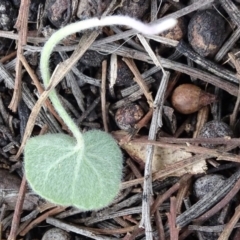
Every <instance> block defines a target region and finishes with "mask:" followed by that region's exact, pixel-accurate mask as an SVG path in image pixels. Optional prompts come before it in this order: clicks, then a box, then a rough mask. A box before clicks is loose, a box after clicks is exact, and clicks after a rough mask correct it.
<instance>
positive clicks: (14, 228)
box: [8, 175, 27, 240]
mask: <svg viewBox="0 0 240 240" xmlns="http://www.w3.org/2000/svg"><path fill="white" fill-rule="evenodd" d="M26 190H27V180H26V177H25V175H24V176H23V178H22V183H21V186H20V189H19V193H18V198H17V202H16V207H15V211H14V215H13V219H12V226H11V231H10V234H9V237H8V240H15V239H16V237H17V232H18V226H19V223H20V219H21V213H22V207H23V202H24V198H25V194H26Z"/></svg>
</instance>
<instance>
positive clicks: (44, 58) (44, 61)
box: [40, 16, 176, 147]
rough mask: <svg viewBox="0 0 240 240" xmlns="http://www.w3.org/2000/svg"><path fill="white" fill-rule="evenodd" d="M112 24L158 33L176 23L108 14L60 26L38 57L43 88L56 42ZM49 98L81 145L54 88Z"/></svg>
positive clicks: (79, 134) (169, 20)
mask: <svg viewBox="0 0 240 240" xmlns="http://www.w3.org/2000/svg"><path fill="white" fill-rule="evenodd" d="M114 24H117V25H126V26H129V27H131V28H133V29H135V30H137V31H138V32H141V33H143V34H158V33H160V32H162V31H165V30H167V29H169V28H171V27H173V26H174V25H175V24H176V20H174V19H167V20H164V21H163V22H161V23H158V24H154V25H146V24H144V23H142V22H140V21H138V20H135V19H133V18H130V17H127V16H109V17H105V18H102V19H98V18H92V19H87V20H84V21H80V22H75V23H72V24H70V25H67V26H65V27H64V28H61V29H60V30H58V31H57V32H55V33H54V34H53V35H52V36H51V37H50V38H49V40H48V41H47V42H46V44H45V46H44V48H43V50H42V54H41V59H40V69H41V74H42V78H43V82H44V85H45V88H47V87H48V85H49V83H50V70H49V59H50V55H51V53H52V51H53V48H54V47H55V46H56V44H57V43H58V42H60V41H61V40H62V39H63V38H65V37H67V36H68V35H70V34H73V33H75V32H79V31H82V30H86V29H89V28H93V27H99V26H106V25H114ZM49 98H50V99H51V101H52V103H53V105H54V107H55V109H56V111H57V112H58V114H59V115H60V117H61V118H62V119H63V121H64V122H65V123H66V125H67V126H68V128H69V129H70V131H71V132H72V133H73V135H74V137H75V138H76V140H77V142H78V145H79V146H81V147H83V146H84V141H83V138H82V134H81V132H80V131H79V129H78V126H77V125H76V124H75V123H74V122H73V120H72V119H71V117H70V116H69V115H68V113H67V112H66V111H65V109H64V108H63V106H62V104H61V102H60V100H59V98H58V97H57V94H56V91H55V90H53V91H52V92H51V93H50V94H49Z"/></svg>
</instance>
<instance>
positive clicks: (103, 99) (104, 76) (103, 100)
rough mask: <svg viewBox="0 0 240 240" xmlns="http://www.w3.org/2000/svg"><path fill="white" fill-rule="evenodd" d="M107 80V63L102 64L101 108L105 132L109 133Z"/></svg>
mask: <svg viewBox="0 0 240 240" xmlns="http://www.w3.org/2000/svg"><path fill="white" fill-rule="evenodd" d="M106 80H107V61H106V60H104V61H103V62H102V84H101V106H102V119H103V126H104V130H105V132H108V123H107V112H106V106H107V105H106Z"/></svg>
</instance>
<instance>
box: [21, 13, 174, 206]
mask: <svg viewBox="0 0 240 240" xmlns="http://www.w3.org/2000/svg"><path fill="white" fill-rule="evenodd" d="M175 23H176V20H174V19H168V20H165V21H163V22H161V23H160V24H154V25H146V24H143V23H142V22H139V21H137V20H135V19H132V18H129V17H126V16H109V17H105V18H102V19H98V18H93V19H88V20H84V21H81V22H76V23H72V24H70V25H68V26H66V27H64V28H62V29H60V30H58V31H57V32H55V33H54V34H53V35H52V36H51V37H50V38H49V40H48V41H47V42H46V44H45V46H44V48H43V50H42V53H41V59H40V68H41V74H42V78H43V82H44V85H45V88H47V87H48V86H49V84H50V70H49V58H50V55H51V53H52V51H53V48H54V47H55V46H56V44H57V43H58V42H60V41H61V40H62V39H63V38H65V37H67V36H68V35H70V34H73V33H75V32H79V31H81V30H85V29H88V28H92V27H98V26H105V25H112V24H119V25H127V26H129V27H132V28H134V29H136V30H137V31H139V32H142V33H144V34H157V33H160V32H162V31H164V30H167V29H168V28H170V27H173V26H174V25H175ZM49 98H50V100H51V101H52V104H53V105H54V107H55V109H56V111H57V112H58V114H59V115H60V116H61V118H62V119H63V121H64V122H65V124H66V125H67V126H68V128H69V129H70V131H71V132H72V134H73V136H74V137H71V136H69V135H66V134H62V133H59V134H46V135H42V136H36V137H33V138H30V139H29V140H28V141H27V143H26V146H25V149H24V162H25V173H26V178H27V180H28V182H29V184H30V186H31V187H32V189H33V190H34V191H35V192H36V193H38V194H39V195H40V196H42V197H43V198H45V199H47V200H49V201H51V202H53V203H56V204H60V205H64V206H70V205H71V206H76V207H78V208H80V209H83V210H96V209H100V208H103V207H105V206H107V205H109V204H110V203H111V202H112V201H113V199H114V198H115V197H116V195H117V194H118V192H119V190H120V183H121V177H122V164H123V163H122V154H121V150H120V148H119V147H118V145H117V143H116V142H115V140H114V139H113V138H112V137H111V135H110V134H107V133H105V132H103V131H99V130H91V131H88V132H86V133H84V134H82V133H81V132H80V131H79V129H78V127H77V125H76V124H75V123H74V121H73V120H72V119H71V117H70V116H69V115H68V114H67V112H66V111H65V109H64V108H63V106H62V104H61V102H60V100H59V98H58V96H57V94H56V91H55V90H53V91H52V92H51V93H50V94H49Z"/></svg>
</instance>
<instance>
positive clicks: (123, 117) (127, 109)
mask: <svg viewBox="0 0 240 240" xmlns="http://www.w3.org/2000/svg"><path fill="white" fill-rule="evenodd" d="M143 115H144V112H143V110H142V108H141V107H140V106H139V105H138V104H136V103H133V104H129V105H127V106H123V107H121V108H119V109H118V110H117V112H116V114H115V122H116V124H117V126H118V127H119V128H120V129H122V130H125V131H129V130H131V128H133V127H134V125H135V124H136V123H137V122H138V121H139V120H140V119H141V118H142V117H143Z"/></svg>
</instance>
